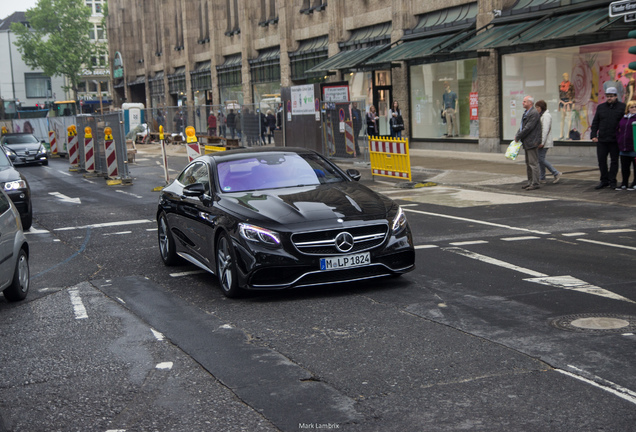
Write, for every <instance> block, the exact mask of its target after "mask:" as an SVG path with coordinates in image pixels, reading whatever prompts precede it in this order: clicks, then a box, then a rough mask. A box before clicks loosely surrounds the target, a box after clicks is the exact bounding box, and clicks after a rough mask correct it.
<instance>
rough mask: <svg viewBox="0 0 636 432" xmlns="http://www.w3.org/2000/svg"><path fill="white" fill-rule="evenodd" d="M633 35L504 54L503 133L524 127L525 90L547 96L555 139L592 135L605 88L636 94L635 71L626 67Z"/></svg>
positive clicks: (626, 97)
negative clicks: (618, 39) (605, 40)
mask: <svg viewBox="0 0 636 432" xmlns="http://www.w3.org/2000/svg"><path fill="white" fill-rule="evenodd" d="M630 45H631V43H630V42H629V41H617V42H607V43H601V44H594V45H583V46H578V47H571V48H559V49H553V50H545V51H535V52H526V53H520V54H509V55H504V56H502V62H501V65H502V68H501V81H502V99H501V103H502V107H501V111H502V125H503V137H502V138H503V139H504V140H510V139H512V138H513V137H514V134H515V132H516V131H517V130H518V129H519V123H520V121H521V116H522V115H523V109H522V108H521V101H522V100H523V97H524V96H526V95H531V96H533V97H534V99H535V100H539V99H543V100H545V101H546V102H547V104H548V110H550V112H552V113H553V115H552V132H553V135H554V137H555V139H560V140H589V139H590V129H591V125H592V120H593V118H594V114H595V113H596V107H597V106H598V104H600V103H603V102H605V90H606V89H607V88H609V87H615V88H616V89H617V92H618V99H619V100H620V101H621V102H628V101H629V100H631V99H632V98H634V72H635V71H633V70H630V69H629V68H628V67H627V64H628V63H629V62H630V61H631V58H630V57H631V56H630V54H629V53H628V52H627V50H628V48H629V46H630Z"/></svg>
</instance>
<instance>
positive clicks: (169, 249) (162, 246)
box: [157, 213, 179, 266]
mask: <svg viewBox="0 0 636 432" xmlns="http://www.w3.org/2000/svg"><path fill="white" fill-rule="evenodd" d="M157 235H158V240H159V254H160V255H161V260H162V261H163V263H164V264H165V265H167V266H174V265H177V264H178V263H179V256H178V255H177V250H176V247H175V243H174V237H172V233H171V232H170V227H169V226H168V220H167V219H166V214H165V213H161V215H160V216H159V220H157Z"/></svg>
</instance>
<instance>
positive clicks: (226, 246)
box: [216, 233, 241, 298]
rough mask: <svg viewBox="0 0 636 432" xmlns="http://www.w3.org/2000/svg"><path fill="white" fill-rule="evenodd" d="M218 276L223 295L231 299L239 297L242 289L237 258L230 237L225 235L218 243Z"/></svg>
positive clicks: (222, 235) (221, 236)
mask: <svg viewBox="0 0 636 432" xmlns="http://www.w3.org/2000/svg"><path fill="white" fill-rule="evenodd" d="M216 274H217V276H218V277H219V285H220V286H221V291H223V295H224V296H226V297H229V298H235V297H238V296H239V295H240V294H241V289H240V288H239V286H238V277H237V272H236V258H235V254H234V248H233V247H232V240H231V239H230V236H228V235H227V234H226V233H223V234H221V235H220V236H219V240H218V241H217V242H216Z"/></svg>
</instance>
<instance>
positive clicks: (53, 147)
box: [49, 131, 57, 156]
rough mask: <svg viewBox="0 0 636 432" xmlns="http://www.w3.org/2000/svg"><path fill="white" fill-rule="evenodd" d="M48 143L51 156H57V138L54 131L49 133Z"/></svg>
mask: <svg viewBox="0 0 636 432" xmlns="http://www.w3.org/2000/svg"><path fill="white" fill-rule="evenodd" d="M49 143H50V146H51V154H52V155H53V156H57V137H56V136H55V131H49Z"/></svg>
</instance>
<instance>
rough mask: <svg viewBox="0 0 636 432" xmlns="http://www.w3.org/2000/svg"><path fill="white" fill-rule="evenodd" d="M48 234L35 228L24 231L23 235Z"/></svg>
mask: <svg viewBox="0 0 636 432" xmlns="http://www.w3.org/2000/svg"><path fill="white" fill-rule="evenodd" d="M48 232H49V230H45V229H37V228H33V227H31V228H30V229H29V230H28V231H25V232H24V234H46V233H48Z"/></svg>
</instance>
